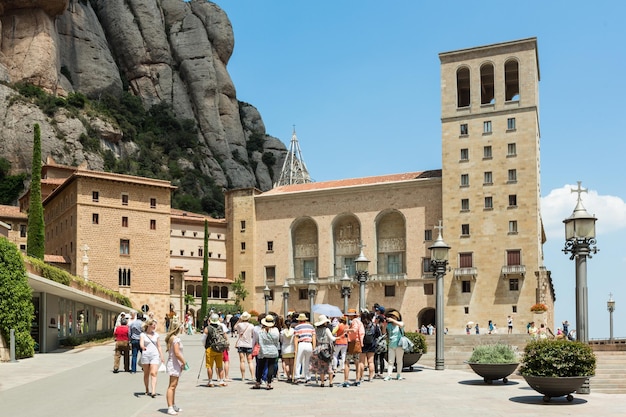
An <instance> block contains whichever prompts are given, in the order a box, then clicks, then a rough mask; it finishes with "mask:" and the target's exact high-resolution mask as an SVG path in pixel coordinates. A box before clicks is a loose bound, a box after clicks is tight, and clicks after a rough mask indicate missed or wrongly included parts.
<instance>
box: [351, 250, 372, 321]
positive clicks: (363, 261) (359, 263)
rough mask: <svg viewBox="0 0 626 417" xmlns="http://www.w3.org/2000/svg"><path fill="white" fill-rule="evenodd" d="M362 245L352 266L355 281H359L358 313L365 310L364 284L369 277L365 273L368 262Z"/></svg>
mask: <svg viewBox="0 0 626 417" xmlns="http://www.w3.org/2000/svg"><path fill="white" fill-rule="evenodd" d="M363 246H364V245H363V244H361V253H359V257H358V258H356V259H355V260H354V266H355V269H356V279H357V281H359V312H360V311H362V310H363V309H364V308H365V283H366V282H367V278H368V277H369V273H368V272H367V266H368V264H369V263H370V260H369V259H367V258H366V257H365V255H364V254H363Z"/></svg>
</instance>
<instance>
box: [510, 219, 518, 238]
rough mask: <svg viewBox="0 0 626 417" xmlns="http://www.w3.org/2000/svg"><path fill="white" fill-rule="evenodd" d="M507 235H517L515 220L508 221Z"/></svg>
mask: <svg viewBox="0 0 626 417" xmlns="http://www.w3.org/2000/svg"><path fill="white" fill-rule="evenodd" d="M509 234H510V235H512V234H517V220H510V221H509Z"/></svg>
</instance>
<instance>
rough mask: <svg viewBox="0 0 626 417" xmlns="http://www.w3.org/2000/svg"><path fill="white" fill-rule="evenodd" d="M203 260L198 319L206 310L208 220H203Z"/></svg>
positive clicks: (202, 316) (204, 314) (207, 288)
mask: <svg viewBox="0 0 626 417" xmlns="http://www.w3.org/2000/svg"><path fill="white" fill-rule="evenodd" d="M203 255H204V262H203V264H202V306H201V307H200V317H198V319H199V320H204V318H205V317H206V312H207V300H208V298H209V221H208V220H206V219H205V220H204V253H203Z"/></svg>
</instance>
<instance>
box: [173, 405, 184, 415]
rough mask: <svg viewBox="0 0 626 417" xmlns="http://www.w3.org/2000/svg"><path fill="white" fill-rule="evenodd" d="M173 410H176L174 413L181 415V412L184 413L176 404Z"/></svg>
mask: <svg viewBox="0 0 626 417" xmlns="http://www.w3.org/2000/svg"><path fill="white" fill-rule="evenodd" d="M173 408H174V411H176V412H177V413H180V412H181V411H183V409H182V408H180V407H179V406H177V405H176V404H174V405H173Z"/></svg>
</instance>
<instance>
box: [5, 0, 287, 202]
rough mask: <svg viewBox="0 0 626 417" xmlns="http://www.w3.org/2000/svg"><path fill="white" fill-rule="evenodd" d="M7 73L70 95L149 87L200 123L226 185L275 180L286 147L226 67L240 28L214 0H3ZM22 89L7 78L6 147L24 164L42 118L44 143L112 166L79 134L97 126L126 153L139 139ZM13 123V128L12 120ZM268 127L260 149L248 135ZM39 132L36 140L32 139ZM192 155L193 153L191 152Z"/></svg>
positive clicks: (211, 168) (68, 158)
mask: <svg viewBox="0 0 626 417" xmlns="http://www.w3.org/2000/svg"><path fill="white" fill-rule="evenodd" d="M0 23H1V36H2V39H1V45H2V49H1V51H0V80H2V81H5V82H7V83H16V82H28V83H32V84H35V85H38V86H40V87H42V88H43V89H44V90H45V91H47V92H49V93H52V94H58V95H60V96H66V95H67V94H68V93H72V92H81V93H83V94H84V95H86V96H87V97H89V98H90V99H91V100H97V99H98V98H100V97H102V96H103V95H118V96H119V95H120V94H121V93H122V92H123V91H124V90H125V89H126V90H128V91H131V92H132V93H133V94H135V95H137V96H139V97H140V98H141V100H142V102H143V104H144V106H145V107H146V108H149V107H151V106H152V105H154V104H158V103H161V102H167V103H169V104H171V105H172V107H173V109H174V111H175V112H176V115H177V116H178V117H180V118H185V119H193V120H195V121H196V124H197V126H198V132H199V133H198V134H199V143H200V146H198V147H197V148H196V149H194V150H193V151H194V153H197V154H200V155H202V156H203V158H202V166H201V167H199V168H200V169H201V170H202V171H203V172H204V173H205V174H207V175H209V176H211V177H212V178H214V179H215V181H216V183H217V184H219V185H222V186H224V187H229V188H240V187H258V188H261V189H263V190H267V189H269V188H271V184H272V180H273V178H272V177H271V175H272V173H273V175H278V174H279V170H280V167H281V166H282V161H283V160H284V157H285V154H286V148H285V145H284V144H283V143H282V142H281V141H280V140H278V139H276V138H272V137H270V136H267V135H266V132H265V126H264V124H263V121H262V119H261V115H260V114H259V112H258V111H257V110H256V109H255V108H254V107H253V106H251V105H244V103H240V102H239V101H238V100H237V95H236V89H235V86H234V85H233V82H232V80H231V79H230V76H229V74H228V71H227V69H226V66H227V63H228V60H229V59H230V56H231V54H232V52H233V48H234V43H235V41H234V34H233V30H232V26H231V24H230V21H229V19H228V17H227V16H226V14H225V13H224V12H223V11H222V10H221V9H220V8H219V7H218V6H217V5H216V4H214V3H211V2H208V1H205V0H191V1H189V2H185V1H183V0H91V1H88V0H22V1H19V0H0ZM13 94H15V93H14V92H13V91H12V90H11V89H10V88H8V87H5V86H0V95H2V97H0V122H3V125H4V126H5V129H4V131H0V139H1V143H0V153H1V154H2V155H3V156H4V157H6V158H7V159H9V160H10V161H11V162H12V163H13V168H14V170H29V163H30V162H29V161H30V156H29V155H30V152H31V150H30V144H31V141H32V132H30V131H29V129H32V127H31V126H32V124H33V123H35V122H37V123H39V124H40V125H41V127H42V147H43V155H44V157H45V156H46V155H47V154H46V152H48V153H49V154H51V155H52V156H53V157H54V158H55V160H56V161H57V162H60V163H65V164H75V163H81V162H83V161H86V162H87V163H88V166H89V167H90V168H92V169H102V166H103V164H102V157H101V156H100V155H97V154H93V153H90V152H87V151H85V150H84V149H82V145H81V144H80V142H79V141H78V138H79V137H80V134H81V133H84V132H85V130H86V129H87V127H89V128H90V129H91V131H96V132H98V135H99V137H100V139H101V140H102V141H103V142H104V143H113V144H115V146H111V147H110V148H111V149H114V150H115V152H117V153H118V154H123V153H124V152H132V151H133V149H134V146H133V144H132V143H128V140H125V139H124V138H123V137H121V136H122V135H121V130H119V128H117V127H116V126H113V125H111V123H110V121H105V120H99V119H92V120H91V122H89V124H90V126H84V121H83V122H81V121H80V120H78V119H74V118H72V116H71V115H69V114H66V113H64V112H60V113H59V114H56V115H55V117H54V119H50V118H49V117H47V116H46V115H45V114H43V113H42V112H41V111H40V110H39V109H38V108H36V107H35V106H33V105H29V104H26V103H17V102H12V103H13V104H11V105H9V102H10V100H9V97H10V96H11V95H13ZM7 126H8V128H7ZM253 133H255V134H261V135H263V136H264V138H265V140H264V146H263V148H264V149H263V152H265V153H267V152H269V153H271V154H272V155H273V156H274V161H275V162H274V163H273V166H267V165H265V163H264V162H263V159H266V158H262V154H261V153H260V152H253V153H252V154H251V155H250V157H249V156H248V152H247V149H246V141H247V140H248V139H249V138H250V135H252V134H253ZM29 135H30V139H29ZM181 163H182V164H183V165H184V164H187V163H189V164H190V163H191V162H190V161H181Z"/></svg>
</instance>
